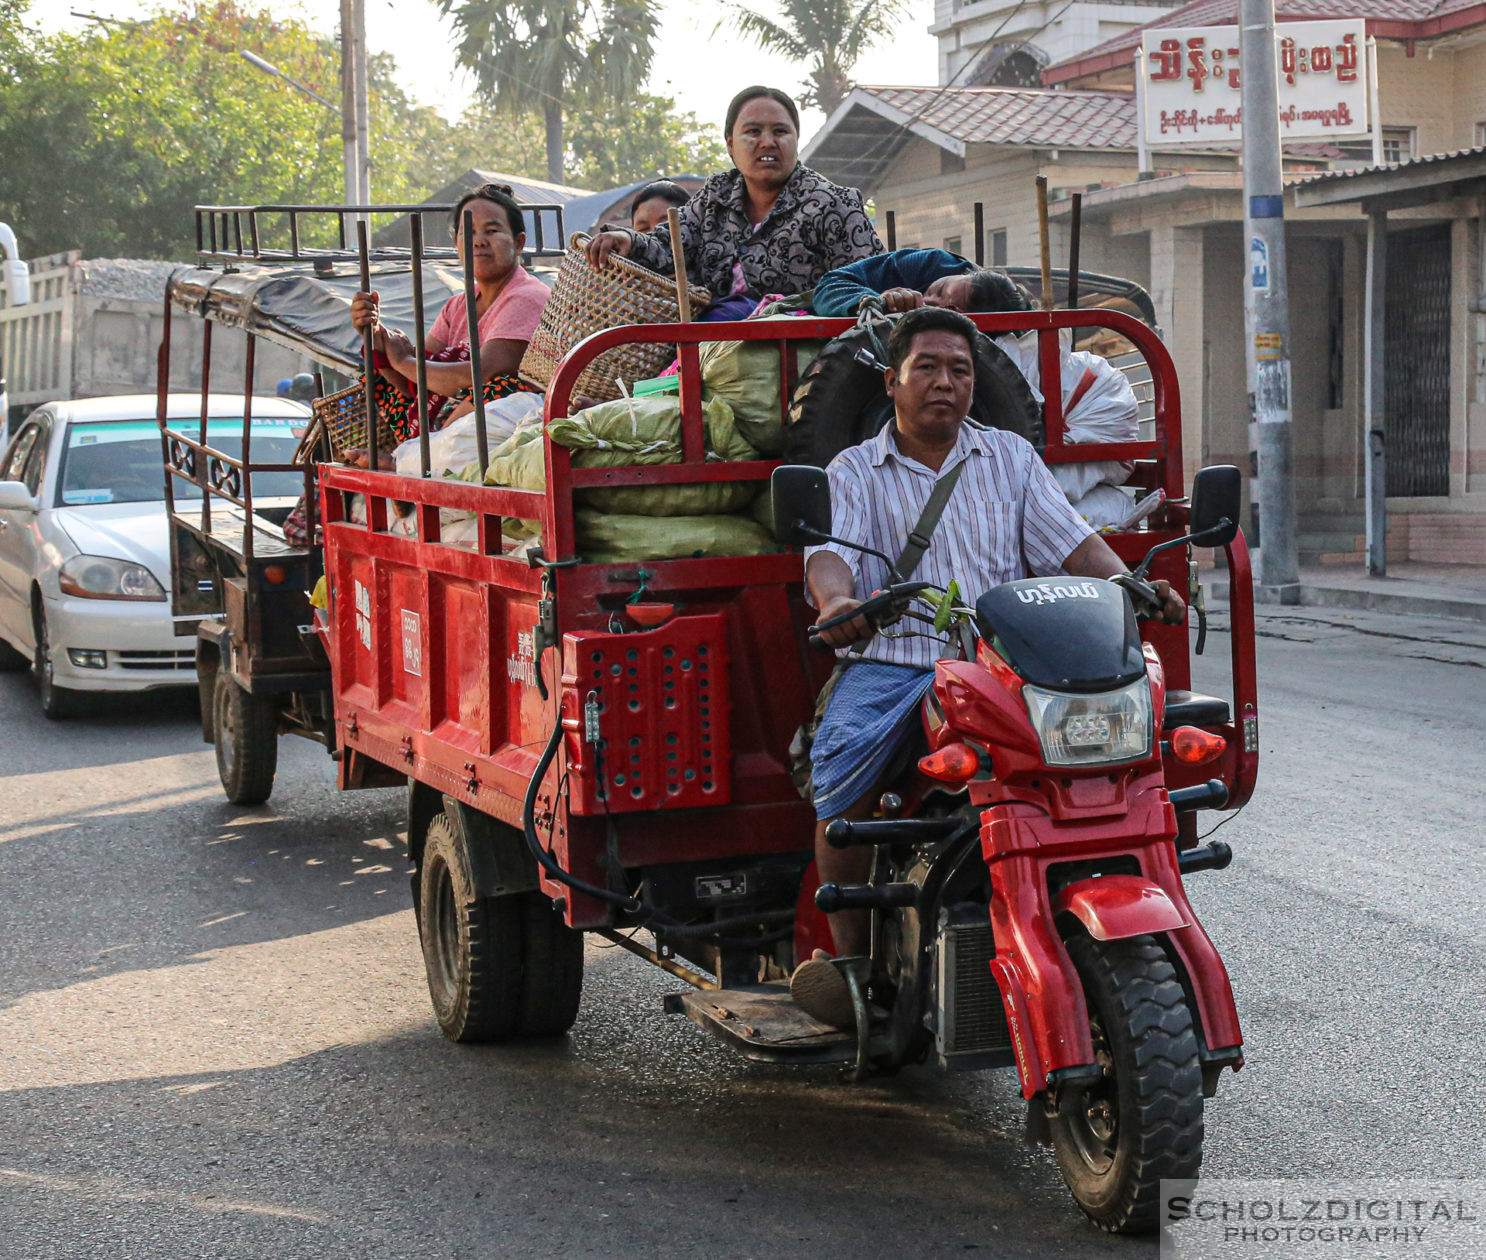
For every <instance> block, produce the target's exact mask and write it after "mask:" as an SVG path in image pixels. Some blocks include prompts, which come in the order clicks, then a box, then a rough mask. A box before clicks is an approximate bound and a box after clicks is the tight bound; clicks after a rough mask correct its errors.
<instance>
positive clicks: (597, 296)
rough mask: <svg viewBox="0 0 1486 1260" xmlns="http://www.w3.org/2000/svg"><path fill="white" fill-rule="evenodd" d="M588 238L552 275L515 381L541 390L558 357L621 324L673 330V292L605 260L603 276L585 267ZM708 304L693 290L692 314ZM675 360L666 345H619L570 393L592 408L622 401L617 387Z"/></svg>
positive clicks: (578, 239)
mask: <svg viewBox="0 0 1486 1260" xmlns="http://www.w3.org/2000/svg"><path fill="white" fill-rule="evenodd" d="M587 244H588V237H587V236H586V235H584V234H583V233H582V232H575V233H574V234H573V236H572V239H570V240H569V241H568V252H567V254H566V256H565V257H564V258H563V260H562V266H561V267H560V268H559V269H558V272H557V280H556V281H555V282H554V283H553V285H552V296H551V297H550V298H548V299H547V306H546V309H545V310H543V312H542V320H541V323H539V324H538V325H537V330H536V332H535V333H533V334H532V338H531V343H530V344H529V345H528V346H527V347H526V354H525V355H524V356H523V357H522V360H521V375H522V377H523V378H524V379H526V380H527V381H530V382H531V383H532V384H533V385H536V386H538V387H539V388H541V389H546V388H547V386H548V385H549V384H551V382H552V378H553V376H555V375H556V373H557V365H558V364H559V363H560V362H562V357H563V355H565V354H566V353H567V352H568V351H569V350H571V349H572V348H573V347H574V346H575V345H577V344H578V343H579V342H580V341H582V340H583V338H585V337H587V336H589V335H590V334H592V333H596V332H599V331H600V330H602V329H605V328H614V327H616V326H618V325H620V324H674V323H677V322H678V321H679V320H680V319H681V310H680V307H679V306H678V304H677V302H676V285H675V282H674V281H673V280H672V279H671V278H670V277H669V276H662V275H657V274H656V273H655V272H653V271H651V270H649V269H648V268H646V267H642V266H640V265H639V264H638V263H634V262H631V261H630V260H629V259H628V258H622V257H620V256H619V255H618V254H610V255H609V262H608V265H607V266H606V267H605V268H604V270H603V271H595V270H594V269H593V268H592V267H590V266H589V265H588V256H587V254H586V252H585V247H586V246H587ZM711 300H712V295H711V294H710V293H708V292H707V290H706V289H701V288H698V287H696V286H695V285H693V286H692V288H691V305H692V309H693V310H700V309H701V308H703V307H705V306H706V305H707V304H708V303H709V302H710V301H711ZM675 357H676V348H675V347H674V346H670V345H629V346H618V347H616V348H615V349H613V350H610V351H608V352H607V353H606V354H601V355H599V357H598V358H596V359H595V360H594V361H593V362H592V363H590V364H589V365H588V366H587V367H586V368H584V369H583V373H582V375H580V376H579V377H578V384H577V386H576V387H575V389H574V392H575V393H579V394H587V395H588V396H589V397H590V398H592V399H594V400H596V401H598V402H607V401H608V400H609V399H611V398H618V397H619V396H620V392H621V391H620V388H619V384H618V382H619V381H624V382H625V384H626V385H628V384H629V383H630V382H632V381H640V380H645V379H646V378H648V377H652V376H654V375H655V374H656V373H657V372H660V371H662V370H663V369H664V368H665V367H666V366H667V365H669V364H670V362H671V360H672V359H674V358H675Z"/></svg>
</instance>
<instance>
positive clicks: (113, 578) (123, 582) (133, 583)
mask: <svg viewBox="0 0 1486 1260" xmlns="http://www.w3.org/2000/svg"><path fill="white" fill-rule="evenodd" d="M57 581H58V583H59V584H60V586H61V587H62V590H63V591H64V592H65V593H66V594H68V595H78V596H81V597H82V598H83V599H142V600H155V601H157V602H158V601H160V600H163V599H164V598H165V590H164V588H163V587H162V586H161V585H160V583H159V582H157V581H156V580H155V575H154V574H153V573H151V572H150V571H149V570H148V569H147V568H145V567H144V565H142V564H135V563H134V562H133V561H131V560H111V559H109V558H108V557H106V556H73V557H72V559H71V560H69V561H67V563H66V564H64V565H63V566H62V569H61V572H60V573H58V575H57Z"/></svg>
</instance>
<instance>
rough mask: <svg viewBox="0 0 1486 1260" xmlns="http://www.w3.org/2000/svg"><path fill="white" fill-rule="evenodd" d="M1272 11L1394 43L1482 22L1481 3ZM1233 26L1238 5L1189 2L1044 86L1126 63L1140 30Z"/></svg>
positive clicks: (1333, 0)
mask: <svg viewBox="0 0 1486 1260" xmlns="http://www.w3.org/2000/svg"><path fill="white" fill-rule="evenodd" d="M1274 10H1275V18H1276V19H1277V20H1278V21H1281V22H1287V21H1288V22H1298V21H1317V20H1320V19H1323V18H1366V19H1367V22H1368V31H1369V33H1371V34H1376V35H1382V36H1384V37H1389V38H1394V39H1404V38H1417V39H1428V38H1430V37H1432V36H1434V35H1439V34H1443V33H1444V32H1445V31H1446V30H1456V29H1460V28H1463V27H1466V26H1474V25H1478V24H1483V23H1486V2H1483V0H1275V6H1274ZM1237 21H1238V0H1193V3H1191V4H1188V5H1184V6H1183V7H1182V8H1180V9H1172V10H1171V11H1170V12H1169V13H1166V14H1164V15H1163V16H1161V17H1160V18H1157V19H1156V20H1155V21H1154V22H1147V23H1146V24H1145V25H1144V26H1141V27H1137V28H1136V29H1134V30H1130V31H1126V32H1125V33H1124V34H1122V35H1117V36H1115V37H1114V38H1113V39H1109V40H1105V42H1104V43H1102V44H1096V45H1095V46H1094V47H1093V48H1087V49H1085V50H1084V51H1083V52H1081V53H1079V54H1078V55H1077V56H1075V57H1069V58H1068V59H1067V60H1066V61H1060V62H1058V63H1056V64H1055V65H1051V66H1049V67H1048V68H1047V69H1046V70H1045V71H1043V76H1042V77H1043V81H1044V82H1046V83H1066V82H1068V81H1069V80H1070V79H1078V78H1082V77H1083V76H1084V75H1087V74H1093V73H1097V72H1098V71H1100V70H1105V69H1112V68H1113V67H1114V65H1115V64H1116V59H1117V58H1120V57H1123V59H1124V60H1125V61H1127V62H1128V60H1129V55H1130V53H1132V52H1133V51H1134V50H1135V48H1137V47H1138V46H1139V44H1140V36H1141V33H1142V32H1143V31H1147V30H1152V29H1157V28H1161V27H1169V26H1223V25H1226V24H1228V23H1236V22H1237Z"/></svg>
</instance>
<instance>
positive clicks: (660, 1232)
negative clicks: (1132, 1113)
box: [0, 611, 1486, 1260]
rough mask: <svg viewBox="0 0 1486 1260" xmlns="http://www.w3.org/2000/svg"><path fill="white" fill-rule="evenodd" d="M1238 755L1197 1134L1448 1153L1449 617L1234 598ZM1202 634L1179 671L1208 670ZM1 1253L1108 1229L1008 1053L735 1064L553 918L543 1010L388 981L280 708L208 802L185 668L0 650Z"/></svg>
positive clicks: (396, 926)
mask: <svg viewBox="0 0 1486 1260" xmlns="http://www.w3.org/2000/svg"><path fill="white" fill-rule="evenodd" d="M1261 632H1262V638H1261V641H1260V658H1261V668H1262V681H1263V693H1262V699H1263V709H1262V714H1263V721H1262V749H1263V756H1264V759H1263V763H1262V770H1261V783H1260V790H1259V792H1258V794H1257V795H1256V798H1255V800H1254V802H1253V803H1252V804H1251V805H1250V806H1249V808H1248V809H1246V810H1245V811H1244V812H1243V813H1242V815H1240V816H1239V817H1238V818H1237V819H1236V820H1235V821H1233V822H1232V823H1231V825H1229V826H1227V827H1226V828H1225V830H1224V831H1223V832H1222V835H1223V836H1224V838H1226V839H1228V840H1230V841H1231V842H1232V844H1233V846H1234V848H1235V850H1236V852H1237V854H1238V857H1237V859H1236V861H1235V862H1234V865H1233V866H1232V867H1231V868H1230V869H1229V870H1228V871H1227V872H1224V873H1220V874H1203V875H1198V876H1194V877H1193V879H1192V881H1191V887H1192V895H1193V899H1194V901H1195V903H1196V905H1197V908H1198V909H1199V911H1200V913H1201V914H1202V915H1203V917H1204V920H1205V922H1206V924H1207V926H1208V929H1209V931H1210V932H1211V933H1212V935H1213V937H1214V938H1215V939H1216V941H1217V942H1218V944H1219V947H1220V948H1221V949H1222V951H1223V953H1224V956H1225V958H1226V959H1227V961H1228V965H1229V967H1230V970H1231V971H1232V974H1233V980H1234V986H1235V989H1236V992H1237V996H1238V1003H1239V1010H1240V1014H1241V1016H1242V1018H1243V1021H1244V1029H1245V1035H1246V1041H1247V1045H1248V1056H1249V1061H1248V1065H1247V1067H1246V1068H1245V1069H1244V1070H1243V1072H1242V1073H1241V1074H1240V1075H1238V1076H1237V1077H1233V1076H1230V1077H1228V1078H1227V1079H1226V1080H1225V1082H1224V1086H1223V1089H1222V1091H1221V1093H1220V1094H1219V1096H1218V1098H1217V1099H1216V1100H1215V1101H1213V1102H1211V1103H1210V1104H1209V1109H1208V1139H1207V1147H1206V1152H1207V1154H1206V1165H1205V1171H1207V1172H1209V1173H1214V1174H1223V1175H1228V1176H1248V1177H1298V1176H1304V1175H1310V1174H1346V1175H1348V1176H1403V1175H1410V1176H1461V1175H1471V1174H1474V1173H1476V1172H1478V1170H1479V1168H1480V1152H1481V1150H1482V1149H1483V1145H1486V1118H1483V1117H1486V1112H1483V1109H1482V1108H1481V1106H1480V1099H1481V1097H1482V1096H1483V1093H1486V1088H1483V1086H1486V1079H1483V1078H1486V1069H1483V1067H1482V1062H1483V1058H1482V1054H1481V1046H1482V1044H1483V1043H1486V1014H1483V1012H1486V1000H1483V999H1486V995H1483V979H1482V977H1483V974H1486V969H1483V966H1482V963H1483V946H1486V912H1483V906H1482V888H1483V886H1486V880H1483V879H1482V878H1481V876H1482V861H1481V852H1482V838H1481V830H1480V825H1481V819H1482V817H1483V815H1486V808H1483V807H1486V788H1483V785H1482V780H1483V774H1482V772H1483V769H1486V759H1483V756H1482V749H1483V746H1486V741H1483V738H1482V734H1481V729H1482V709H1483V705H1482V701H1483V698H1486V673H1483V667H1486V633H1482V632H1481V631H1480V630H1475V631H1471V630H1468V629H1463V628H1461V627H1460V626H1459V625H1454V626H1452V625H1451V623H1447V622H1412V621H1405V620H1403V619H1400V618H1388V617H1382V616H1379V615H1375V614H1374V615H1367V614H1358V615H1354V616H1349V615H1345V614H1341V613H1336V612H1328V613H1315V614H1311V613H1304V612H1296V611H1287V612H1284V613H1279V612H1271V613H1269V614H1267V615H1265V616H1263V617H1262V619H1261ZM1225 662H1226V640H1225V639H1224V637H1223V636H1222V635H1221V634H1218V635H1216V636H1215V637H1214V641H1213V643H1212V646H1211V648H1210V652H1209V655H1208V656H1207V657H1206V658H1205V659H1204V661H1203V662H1201V664H1202V666H1203V675H1202V676H1201V677H1200V678H1199V685H1201V684H1202V683H1203V682H1204V681H1209V680H1210V682H1209V685H1210V687H1211V686H1213V685H1215V682H1216V680H1217V679H1218V678H1219V677H1221V676H1222V673H1223V668H1224V665H1225ZM0 732H3V736H0V897H3V900H0V925H3V926H0V1257H4V1258H5V1260H43V1258H50V1257H59V1258H60V1257H86V1258H88V1260H93V1258H96V1257H108V1258H109V1260H129V1258H131V1257H133V1258H139V1260H146V1258H147V1260H175V1258H177V1257H179V1258H182V1260H184V1258H188V1257H189V1258H193V1260H194V1258H197V1257H275V1258H281V1260H297V1258H298V1257H314V1258H316V1260H322V1258H323V1260H331V1258H335V1257H363V1256H366V1257H372V1256H375V1257H388V1258H391V1257H420V1258H421V1257H487V1256H523V1257H525V1256H558V1255H561V1256H583V1255H595V1256H625V1257H627V1256H663V1257H670V1256H684V1257H690V1256H697V1257H701V1256H707V1257H712V1256H728V1257H733V1256H738V1257H743V1256H757V1257H774V1256H809V1257H811V1258H812V1260H823V1258H825V1257H833V1256H842V1257H846V1256H851V1257H859V1256H863V1255H873V1256H876V1255H884V1256H899V1255H902V1256H908V1255H912V1256H916V1257H917V1256H950V1255H963V1254H967V1253H973V1252H979V1253H981V1254H986V1255H993V1256H998V1257H1001V1256H1004V1257H1022V1256H1026V1257H1056V1256H1070V1257H1103V1256H1127V1255H1149V1254H1152V1253H1153V1252H1154V1245H1153V1244H1152V1243H1149V1242H1132V1241H1129V1240H1122V1239H1109V1238H1105V1237H1103V1236H1101V1235H1100V1234H1098V1233H1097V1232H1096V1231H1094V1230H1093V1229H1092V1228H1091V1227H1089V1226H1088V1225H1087V1224H1085V1223H1084V1222H1083V1220H1082V1218H1081V1217H1080V1216H1079V1215H1078V1214H1077V1212H1076V1210H1075V1209H1074V1208H1073V1206H1072V1204H1071V1201H1070V1200H1069V1198H1068V1196H1067V1194H1066V1192H1065V1191H1064V1189H1063V1187H1062V1184H1061V1181H1060V1179H1059V1177H1058V1173H1057V1170H1056V1166H1055V1165H1054V1163H1053V1161H1052V1159H1051V1157H1050V1156H1049V1155H1047V1154H1046V1153H1045V1152H1043V1151H1028V1150H1026V1149H1025V1148H1024V1147H1023V1146H1022V1145H1021V1144H1020V1141H1019V1135H1020V1131H1021V1118H1022V1108H1021V1104H1020V1101H1019V1097H1018V1094H1017V1091H1016V1086H1015V1081H1014V1078H1013V1076H1012V1074H1011V1073H1009V1072H1002V1073H996V1074H994V1075H991V1076H988V1077H986V1076H972V1075H964V1076H956V1077H947V1076H942V1075H938V1074H936V1073H933V1072H931V1071H929V1070H914V1071H909V1072H906V1073H904V1074H903V1075H902V1076H900V1077H899V1078H897V1079H895V1080H892V1081H889V1082H887V1083H884V1084H872V1085H867V1086H858V1087H850V1086H846V1085H842V1084H840V1083H839V1082H838V1081H837V1079H836V1077H835V1074H834V1073H833V1072H831V1071H828V1070H824V1069H818V1070H798V1069H797V1070H785V1069H779V1068H771V1067H766V1066H759V1065H753V1064H748V1063H745V1062H743V1061H741V1060H739V1059H737V1058H735V1057H733V1056H732V1055H731V1054H730V1053H729V1052H727V1051H726V1050H725V1049H723V1048H722V1047H721V1046H719V1045H717V1044H715V1043H713V1042H711V1041H710V1040H708V1039H706V1038H704V1037H703V1035H702V1034H700V1033H699V1032H697V1031H696V1030H695V1029H693V1028H692V1027H691V1026H690V1025H689V1024H687V1023H685V1022H684V1021H682V1020H681V1019H679V1018H677V1017H671V1016H666V1015H664V1014H662V1013H661V1010H660V996H661V994H663V993H665V992H667V991H668V990H669V989H671V988H673V987H674V984H675V982H673V981H671V980H670V979H669V978H668V977H665V976H663V975H660V974H659V973H655V972H652V971H649V970H648V969H646V968H645V966H644V965H643V964H642V963H640V962H639V961H637V960H635V959H633V958H631V957H629V956H628V955H625V954H623V953H622V952H620V951H618V950H607V949H597V948H591V949H590V953H589V967H588V971H587V988H586V991H585V994H584V999H583V1008H582V1013H581V1015H580V1017H579V1021H578V1024H577V1026H576V1028H575V1029H574V1031H573V1033H572V1034H571V1036H569V1037H568V1038H566V1039H564V1040H563V1041H561V1042H559V1043H557V1044H548V1045H540V1046H535V1045H534V1046H526V1047H515V1048H512V1047H486V1048H477V1049H469V1048H462V1047H457V1046H453V1045H449V1044H448V1043H446V1042H444V1041H443V1039H442V1038H441V1037H440V1036H439V1035H438V1031H437V1029H436V1027H435V1026H434V1024H433V1022H432V1020H431V1018H430V1016H429V1012H428V1003H427V997H426V993H425V990H424V982H423V976H422V963H421V958H420V955H419V952H418V948H417V942H416V936H415V930H414V925H413V916H412V912H411V910H410V909H409V897H408V889H407V881H406V878H405V867H404V862H403V860H402V857H401V837H400V830H401V821H400V812H401V797H400V795H399V794H398V793H396V792H365V793H359V794H347V795H344V796H342V795H337V794H336V792H335V791H334V790H333V788H332V784H331V774H330V770H331V767H330V764H329V763H328V761H326V760H325V758H324V756H323V754H322V753H320V752H319V750H317V749H316V748H315V747H313V746H312V745H309V744H307V743H303V742H296V741H290V740H285V741H284V743H283V745H282V751H281V762H280V766H281V769H280V778H279V784H278V787H277V789H276V791H275V794H274V797H273V800H272V802H271V804H270V805H269V806H267V807H264V808H259V809H237V808H233V807H231V806H229V805H227V804H225V803H224V802H223V800H222V799H221V797H220V794H219V791H218V788H217V784H216V775H215V767H214V765H213V761H212V756H211V752H210V750H209V749H207V748H206V747H205V746H204V745H202V744H201V743H200V739H199V734H198V732H197V731H196V730H194V729H193V725H192V708H191V702H190V701H189V700H183V699H182V698H181V697H178V696H176V697H171V696H157V697H150V698H148V699H145V700H138V699H135V700H129V701H125V702H116V703H113V704H111V705H108V706H105V708H104V709H103V710H102V711H101V712H100V713H99V714H98V715H97V716H95V717H91V718H89V719H86V720H80V721H75V722H68V723H65V724H50V723H47V722H45V721H44V720H43V719H42V718H41V717H40V716H39V714H38V713H37V710H36V705H35V701H34V695H33V692H32V689H31V687H30V684H29V681H28V680H27V679H25V678H24V677H22V676H18V675H6V676H3V677H0Z"/></svg>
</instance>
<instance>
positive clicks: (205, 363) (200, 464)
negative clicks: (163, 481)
mask: <svg viewBox="0 0 1486 1260" xmlns="http://www.w3.org/2000/svg"><path fill="white" fill-rule="evenodd" d="M211 388H212V321H211V320H207V321H206V326H205V327H204V328H203V329H202V330H201V431H200V433H199V434H198V437H199V439H200V442H201V445H202V446H205V445H206V413H207V400H208V398H209V397H210V396H211ZM194 463H195V465H196V484H197V485H198V486H200V487H201V532H202V533H203V534H209V533H211V530H212V501H211V499H212V497H211V494H210V493H209V492H208V490H207V484H208V483H209V482H210V481H211V476H210V473H209V469H208V467H207V465H208V463H209V460H208V457H207V454H206V452H205V451H197V452H196V459H195V461H194Z"/></svg>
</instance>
